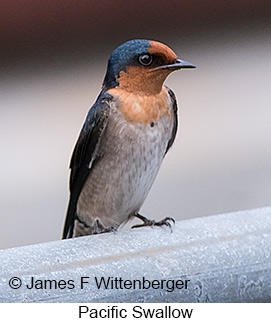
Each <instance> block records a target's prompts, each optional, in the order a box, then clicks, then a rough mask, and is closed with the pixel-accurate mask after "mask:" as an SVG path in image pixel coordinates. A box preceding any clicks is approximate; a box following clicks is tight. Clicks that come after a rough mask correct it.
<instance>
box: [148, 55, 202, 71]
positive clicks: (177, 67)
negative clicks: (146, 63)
mask: <svg viewBox="0 0 271 323" xmlns="http://www.w3.org/2000/svg"><path fill="white" fill-rule="evenodd" d="M195 67H196V66H195V65H193V64H191V63H189V62H186V61H183V60H181V59H179V58H177V59H176V60H175V61H174V62H173V63H172V64H168V65H162V66H158V67H156V68H154V69H153V70H154V71H155V70H158V69H168V70H171V71H175V70H180V69H182V68H195Z"/></svg>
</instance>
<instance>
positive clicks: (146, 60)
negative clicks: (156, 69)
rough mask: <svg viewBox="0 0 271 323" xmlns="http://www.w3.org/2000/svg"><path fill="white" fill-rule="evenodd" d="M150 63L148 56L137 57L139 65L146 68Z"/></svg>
mask: <svg viewBox="0 0 271 323" xmlns="http://www.w3.org/2000/svg"><path fill="white" fill-rule="evenodd" d="M151 62H152V56H151V55H150V54H142V55H140V56H139V63H140V64H142V65H144V66H148V65H150V64H151Z"/></svg>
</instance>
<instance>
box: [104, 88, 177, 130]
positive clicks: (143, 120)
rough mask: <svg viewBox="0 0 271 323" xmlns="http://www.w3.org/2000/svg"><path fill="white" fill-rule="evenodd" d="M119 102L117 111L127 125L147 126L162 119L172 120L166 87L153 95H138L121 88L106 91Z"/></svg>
mask: <svg viewBox="0 0 271 323" xmlns="http://www.w3.org/2000/svg"><path fill="white" fill-rule="evenodd" d="M108 93H109V94H111V95H112V96H113V97H114V98H115V99H116V100H118V101H119V103H118V105H119V110H120V112H121V113H122V115H123V117H124V118H125V120H126V121H127V122H128V123H129V124H141V125H145V126H146V125H148V124H151V123H152V122H155V123H157V122H159V120H160V119H161V118H163V117H168V118H173V112H172V108H171V100H170V97H169V94H168V91H167V89H166V87H162V90H161V92H159V93H157V94H155V95H141V94H140V95H139V94H137V93H133V92H129V91H126V90H123V89H121V88H118V87H116V88H113V89H110V90H108Z"/></svg>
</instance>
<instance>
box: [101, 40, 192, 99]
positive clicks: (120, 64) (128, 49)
mask: <svg viewBox="0 0 271 323" xmlns="http://www.w3.org/2000/svg"><path fill="white" fill-rule="evenodd" d="M194 67H195V66H194V65H193V64H191V63H189V62H186V61H183V60H181V59H180V58H179V57H178V56H177V55H176V54H175V53H174V51H173V50H172V49H170V48H169V47H168V46H166V45H164V44H162V43H160V42H157V41H153V40H145V39H135V40H130V41H127V42H126V43H124V44H122V45H120V46H119V47H117V48H116V49H115V50H114V51H113V52H112V54H111V55H110V58H109V60H108V66H107V72H106V75H105V79H104V83H103V89H104V90H108V89H110V88H114V87H120V88H122V89H124V90H127V91H131V92H134V93H140V94H144V95H152V94H157V93H160V91H161V90H162V86H163V83H164V81H165V79H166V78H167V76H168V75H169V74H170V73H171V72H173V71H176V70H180V69H182V68H194Z"/></svg>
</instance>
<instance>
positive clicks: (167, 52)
mask: <svg viewBox="0 0 271 323" xmlns="http://www.w3.org/2000/svg"><path fill="white" fill-rule="evenodd" d="M149 53H150V54H153V55H162V56H164V57H165V58H166V59H167V60H168V61H169V62H171V61H174V60H175V59H177V58H178V56H177V55H176V54H175V53H174V51H173V50H172V49H171V48H169V47H168V46H167V45H165V44H162V43H159V42H157V41H154V40H151V41H150V48H149Z"/></svg>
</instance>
